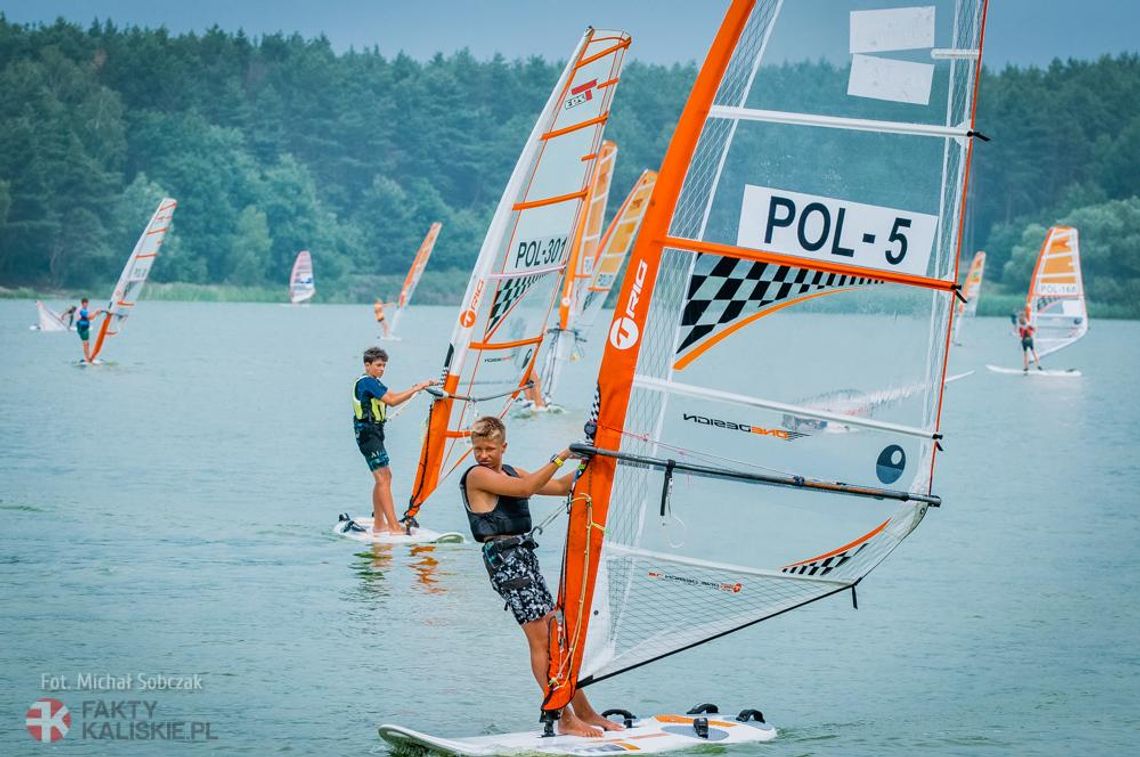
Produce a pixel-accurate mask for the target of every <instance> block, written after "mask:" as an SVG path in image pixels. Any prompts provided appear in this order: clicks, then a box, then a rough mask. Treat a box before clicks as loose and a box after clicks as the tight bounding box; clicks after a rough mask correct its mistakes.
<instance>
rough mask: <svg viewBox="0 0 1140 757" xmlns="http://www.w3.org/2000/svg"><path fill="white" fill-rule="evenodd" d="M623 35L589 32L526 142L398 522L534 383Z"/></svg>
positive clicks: (459, 326)
mask: <svg viewBox="0 0 1140 757" xmlns="http://www.w3.org/2000/svg"><path fill="white" fill-rule="evenodd" d="M629 43H630V38H629V36H628V35H626V34H625V33H623V32H616V31H602V30H596V29H587V30H586V33H585V34H584V35H583V36H582V39H581V41H580V42H579V43H578V45H577V47H576V48H575V49H574V51H573V54H572V55H571V56H570V58H569V61H568V62H567V64H566V68H565V70H564V71H563V72H562V75H561V76H560V77H559V79H558V82H557V84H556V85H555V87H554V90H553V91H552V92H551V95H550V99H549V100H548V101H547V103H546V106H545V107H544V108H543V110H542V113H541V115H540V116H539V118H538V121H537V122H536V123H535V126H534V130H533V131H532V132H531V134H530V137H529V138H528V139H527V142H526V145H525V146H524V147H523V151H522V154H521V155H520V156H519V160H518V163H517V164H516V165H515V169H514V171H513V172H512V174H511V178H510V180H509V181H508V183H507V187H506V190H505V191H504V192H503V196H502V199H501V200H500V201H499V205H498V207H497V208H496V210H495V215H494V217H493V218H492V219H491V225H490V227H489V228H488V230H487V235H486V237H485V238H484V240H483V246H482V248H481V249H480V251H479V257H478V259H477V260H476V262H475V268H474V270H473V271H472V274H471V280H470V282H469V283H468V285H467V292H466V294H465V295H464V297H463V304H462V306H461V308H460V311H459V314H458V317H457V319H456V323H455V326H454V331H453V332H452V336H451V343H450V344H449V346H448V349H447V354H446V355H445V357H444V362H443V374H442V379H443V381H442V383H443V386H442V389H441V390H439V391H436V392H435V393H434V396H435V400H434V401H433V402H432V405H431V409H430V411H429V415H428V428H427V433H426V434H425V436H424V443H423V448H422V450H421V452H420V462H419V466H418V469H417V471H416V480H415V483H414V484H413V487H412V495H411V500H410V502H409V506H408V510H407V513H406V517H407V518H410V519H414V518H415V516H416V514H417V513H418V512H419V509H420V507H421V506H422V505H423V503H424V502H425V501H426V500H427V498H428V497H429V496H431V494H432V492H434V491H435V489H436V487H438V486H439V484H440V482H441V481H442V480H443V479H444V478H445V477H446V476H447V475H448V474H450V473H451V472H452V471H454V470H455V469H456V468H457V467H459V466H460V465H462V464H463V462H464V460H466V459H469V452H470V441H469V435H470V432H469V430H468V428H469V426H470V425H471V422H472V421H474V420H475V419H476V418H478V417H479V416H481V415H497V416H500V417H502V416H503V415H505V414H506V413H507V410H508V409H509V408H510V406H511V404H512V402H513V401H514V400H515V399H516V398H518V397H519V396H520V395H521V394H522V393H523V392H524V391H525V390H526V388H527V387H528V386H531V385H533V377H534V375H535V371H536V363H537V355H538V352H539V348H540V347H541V346H542V342H543V340H544V338H545V336H546V330H547V326H548V324H549V322H550V319H551V313H552V311H553V308H554V307H555V305H556V303H557V301H558V298H559V295H560V294H561V290H560V283H561V281H562V277H563V274H564V272H565V270H566V259H567V255H568V252H569V243H570V241H571V238H572V236H573V234H574V232H575V230H576V229H577V228H578V223H579V214H580V213H581V212H582V208H583V205H584V204H585V202H586V198H587V197H588V196H589V192H590V180H591V177H592V176H593V174H594V165H595V163H596V161H597V159H598V156H599V153H600V151H601V149H602V139H603V133H604V129H605V124H606V121H607V120H608V119H609V113H610V104H611V102H612V100H613V96H614V91H615V88H616V85H617V83H618V79H619V76H620V73H621V68H622V63H623V61H624V58H625V51H626V49H627V48H628V47H629ZM429 391H431V390H429Z"/></svg>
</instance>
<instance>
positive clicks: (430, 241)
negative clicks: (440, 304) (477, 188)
mask: <svg viewBox="0 0 1140 757" xmlns="http://www.w3.org/2000/svg"><path fill="white" fill-rule="evenodd" d="M442 228H443V224H441V223H440V222H439V221H436V222H435V223H433V224H432V225H431V226H430V227H428V232H427V236H425V237H424V241H423V242H421V243H420V248H419V249H418V250H416V256H415V257H414V258H413V259H412V267H411V268H409V269H408V275H407V276H405V277H404V286H402V287H401V288H400V297H399V299H398V300H397V301H396V310H395V312H394V313H393V314H392V330H391V332H390V333H389V336H392V337H394V336H395V335H396V328H397V327H398V326H399V325H400V319H401V318H402V317H403V315H404V311H405V310H407V308H408V305H410V304H411V302H412V294H413V293H414V292H415V291H416V286H417V285H418V284H419V283H420V279H421V278H422V277H423V275H424V269H425V268H427V264H428V258H430V257H431V251H432V250H433V249H434V248H435V240H436V239H437V238H438V237H439V230H440V229H442Z"/></svg>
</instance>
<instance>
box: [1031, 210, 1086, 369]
mask: <svg viewBox="0 0 1140 757" xmlns="http://www.w3.org/2000/svg"><path fill="white" fill-rule="evenodd" d="M1025 312H1026V314H1027V315H1028V316H1029V322H1030V323H1031V324H1032V325H1033V327H1034V328H1035V329H1036V330H1037V333H1036V334H1034V336H1033V341H1034V344H1035V345H1036V348H1037V356H1038V357H1045V356H1046V355H1049V354H1052V353H1054V352H1056V351H1057V350H1060V349H1064V348H1065V347H1068V346H1069V345H1070V344H1072V343H1073V342H1075V341H1077V340H1078V339H1080V338H1081V337H1083V336H1084V335H1085V334H1086V333H1088V330H1089V314H1088V309H1087V307H1086V306H1085V285H1084V281H1083V280H1082V278H1081V249H1080V241H1079V239H1078V235H1077V230H1076V229H1074V228H1073V227H1071V226H1054V227H1053V228H1051V229H1049V233H1048V234H1047V235H1046V236H1045V243H1044V244H1042V245H1041V251H1040V252H1039V253H1037V265H1036V266H1034V268H1033V279H1032V280H1031V281H1030V283H1029V296H1028V297H1027V298H1026V300H1025Z"/></svg>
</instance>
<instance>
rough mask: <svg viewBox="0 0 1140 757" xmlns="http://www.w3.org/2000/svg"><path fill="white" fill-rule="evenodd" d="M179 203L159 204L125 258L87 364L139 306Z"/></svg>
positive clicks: (120, 331)
mask: <svg viewBox="0 0 1140 757" xmlns="http://www.w3.org/2000/svg"><path fill="white" fill-rule="evenodd" d="M177 206H178V203H177V202H175V201H174V200H172V199H170V198H169V197H165V198H163V199H162V201H161V202H159V203H158V209H157V210H155V211H154V215H153V216H151V218H150V223H148V224H147V225H146V229H145V230H144V231H143V233H142V236H140V237H139V240H138V241H137V242H135V249H134V250H133V251H132V252H131V256H130V257H129V258H127V264H126V265H125V266H123V272H122V273H121V274H120V275H119V281H118V283H117V284H115V291H114V292H112V293H111V300H110V301H109V302H108V303H107V307H106V312H105V313H104V314H103V320H102V321H101V322H100V324H99V330H98V332H97V333H96V336H95V344H94V345H93V346H92V347H91V354H90V356H89V357H88V360H91V361H94V360H95V358H96V357H97V356H98V355H99V353H100V352H101V351H102V349H103V344H104V342H105V341H106V340H107V338H108V337H112V336H118V335H119V334H121V333H122V331H123V326H124V325H125V324H126V321H127V317H128V316H129V315H130V314H131V309H132V308H133V307H134V306H135V305H136V304H137V303H138V299H139V295H140V294H142V288H143V284H145V283H146V280H147V277H148V276H150V269H151V267H152V266H153V265H154V259H155V258H156V257H158V251H159V248H161V247H162V242H163V240H164V239H166V232H167V231H168V230H169V229H170V222H171V220H172V219H173V218H174V209H175V208H176V207H177Z"/></svg>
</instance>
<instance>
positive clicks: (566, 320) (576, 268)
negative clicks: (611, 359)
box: [540, 140, 618, 403]
mask: <svg viewBox="0 0 1140 757" xmlns="http://www.w3.org/2000/svg"><path fill="white" fill-rule="evenodd" d="M617 153H618V149H617V145H616V144H614V143H613V142H610V141H608V140H607V141H605V142H603V143H602V149H601V150H600V151H599V152H598V159H597V161H596V162H595V163H594V175H593V178H592V179H591V181H590V194H589V200H588V202H587V203H586V207H585V209H584V210H585V212H583V213H580V214H579V216H578V228H577V230H576V231H575V232H574V237H573V241H572V242H571V244H570V255H569V257H568V258H567V260H566V273H565V275H564V276H563V278H562V297H561V299H560V300H559V301H558V311H557V312H558V321H557V323H556V324H555V325H554V326H552V327H551V329H550V331H549V335H548V336H547V339H546V340H545V342H544V344H543V353H544V355H545V357H544V358H543V369H542V371H541V372H540V377H541V380H542V382H541V387H542V394H543V396H542V398H541V400H540V401H541V402H543V403H545V402H547V401H549V400H551V398H553V397H554V396H555V392H556V390H557V388H558V377H559V375H561V373H562V368H563V366H564V365H565V364H566V363H567V362H569V361H570V360H573V359H575V358H576V357H577V353H578V339H579V334H578V323H577V321H578V316H579V314H580V313H581V312H582V302H583V300H584V298H585V293H586V288H587V286H588V285H589V282H590V278H591V275H592V271H593V264H594V260H595V258H596V257H597V253H598V243H599V242H600V241H601V239H602V225H603V224H604V223H605V218H606V205H607V203H608V201H609V197H610V185H611V183H612V181H613V172H614V162H615V160H616V159H617Z"/></svg>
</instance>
